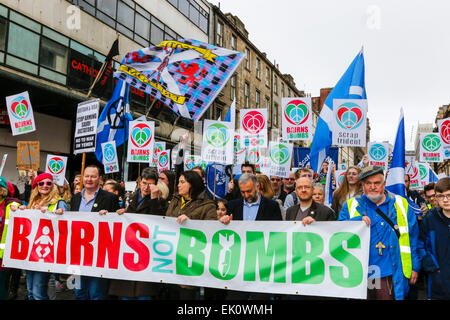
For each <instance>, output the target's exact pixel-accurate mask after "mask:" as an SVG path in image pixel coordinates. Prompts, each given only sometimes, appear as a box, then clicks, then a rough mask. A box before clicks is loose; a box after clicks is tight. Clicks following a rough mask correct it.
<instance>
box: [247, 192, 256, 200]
mask: <svg viewBox="0 0 450 320" xmlns="http://www.w3.org/2000/svg"><path fill="white" fill-rule="evenodd" d="M246 200H247V203H255V202H256V201H258V193H257V192H255V195H254V196H253V197H251V198H248V199H246Z"/></svg>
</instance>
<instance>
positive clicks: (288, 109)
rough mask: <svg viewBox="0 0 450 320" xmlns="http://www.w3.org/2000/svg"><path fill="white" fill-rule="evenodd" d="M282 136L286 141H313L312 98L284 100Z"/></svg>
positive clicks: (282, 101) (282, 104)
mask: <svg viewBox="0 0 450 320" xmlns="http://www.w3.org/2000/svg"><path fill="white" fill-rule="evenodd" d="M281 106H282V109H281V110H282V116H281V119H282V122H281V123H282V129H283V131H282V133H283V134H282V136H283V139H286V140H311V139H312V136H313V132H312V111H311V98H310V97H304V98H282V99H281Z"/></svg>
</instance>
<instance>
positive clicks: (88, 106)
mask: <svg viewBox="0 0 450 320" xmlns="http://www.w3.org/2000/svg"><path fill="white" fill-rule="evenodd" d="M99 109H100V100H99V99H95V100H89V101H85V102H82V103H79V104H78V109H77V121H76V124H75V141H74V145H73V153H74V154H78V153H84V152H95V146H96V144H95V139H96V137H97V122H98V121H97V120H98V111H99Z"/></svg>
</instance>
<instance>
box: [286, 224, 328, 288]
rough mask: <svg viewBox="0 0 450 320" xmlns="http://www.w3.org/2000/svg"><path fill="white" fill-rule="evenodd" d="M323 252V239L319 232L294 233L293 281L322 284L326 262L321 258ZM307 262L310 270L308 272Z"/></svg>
mask: <svg viewBox="0 0 450 320" xmlns="http://www.w3.org/2000/svg"><path fill="white" fill-rule="evenodd" d="M308 243H309V249H308V246H307V244H308ZM322 252H323V239H322V237H321V236H319V235H318V234H315V233H311V232H293V233H292V283H304V284H320V283H322V282H323V280H324V278H325V262H324V261H323V260H322V259H321V258H319V255H320V254H322ZM307 264H308V265H309V272H307V271H308V270H307Z"/></svg>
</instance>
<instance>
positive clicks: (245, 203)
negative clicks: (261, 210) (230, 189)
mask: <svg viewBox="0 0 450 320" xmlns="http://www.w3.org/2000/svg"><path fill="white" fill-rule="evenodd" d="M260 203H261V194H260V193H258V201H256V202H252V203H248V202H247V200H245V199H244V206H246V207H253V206H259V204H260Z"/></svg>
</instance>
